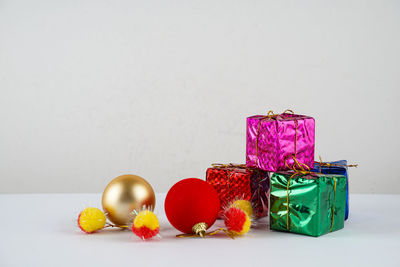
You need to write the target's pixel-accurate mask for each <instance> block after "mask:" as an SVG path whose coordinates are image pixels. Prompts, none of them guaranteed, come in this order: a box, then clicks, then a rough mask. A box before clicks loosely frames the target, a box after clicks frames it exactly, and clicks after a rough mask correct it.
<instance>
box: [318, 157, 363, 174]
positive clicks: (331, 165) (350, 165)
mask: <svg viewBox="0 0 400 267" xmlns="http://www.w3.org/2000/svg"><path fill="white" fill-rule="evenodd" d="M315 163H319V172H320V173H321V167H322V166H325V167H328V168H329V167H356V168H357V167H358V164H349V165H346V164H337V163H329V162H323V161H322V158H321V156H319V161H315Z"/></svg>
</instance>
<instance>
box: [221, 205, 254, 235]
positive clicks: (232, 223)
mask: <svg viewBox="0 0 400 267" xmlns="http://www.w3.org/2000/svg"><path fill="white" fill-rule="evenodd" d="M224 221H225V225H226V227H227V228H228V231H229V232H231V233H233V234H235V235H243V234H245V233H247V232H248V231H249V230H250V226H251V220H250V217H249V215H247V213H246V212H244V211H243V210H241V209H239V208H236V207H231V208H229V209H227V210H226V211H225V213H224Z"/></svg>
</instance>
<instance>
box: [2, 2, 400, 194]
mask: <svg viewBox="0 0 400 267" xmlns="http://www.w3.org/2000/svg"><path fill="white" fill-rule="evenodd" d="M399 62H400V2H399V1H387V0H384V1H381V0H376V1H355V0H350V1H349V0H346V1H261V0H259V1H249V0H246V1H212V0H199V1H172V0H167V1H165V0H164V1H161V0H160V1H152V0H147V1H132V0H126V1H98V0H93V1H86V0H83V1H82V0H76V1H61V0H58V1H54V0H36V1H28V0H0V192H1V193H25V192H102V190H103V188H104V187H105V185H106V184H107V182H108V181H110V180H111V179H112V178H113V177H116V176H118V175H120V174H124V173H136V174H138V175H141V176H143V177H144V178H146V179H147V180H149V182H150V183H151V184H152V185H153V187H154V188H155V190H156V191H158V192H166V191H167V190H168V189H169V187H170V186H171V185H172V184H173V183H174V182H176V181H178V180H180V179H182V178H186V177H200V178H204V176H205V169H206V168H207V167H208V166H209V164H210V163H212V162H244V160H245V118H246V117H247V116H250V115H253V114H265V113H266V112H267V111H268V110H270V109H273V110H274V111H275V112H280V111H283V110H284V109H286V108H291V109H293V110H295V111H296V112H297V113H300V114H307V115H311V116H314V117H315V119H316V122H317V124H316V156H317V155H322V156H323V158H324V159H325V160H337V159H348V160H349V161H350V163H359V165H360V166H359V168H358V169H353V170H352V171H351V173H350V179H351V191H352V192H356V193H400V171H399V169H398V168H397V167H398V166H399V162H400V158H399V151H400V126H399V122H400V121H399V108H398V101H399V99H400V93H399V91H398V90H399V89H400V68H399Z"/></svg>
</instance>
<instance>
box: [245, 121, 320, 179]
mask: <svg viewBox="0 0 400 267" xmlns="http://www.w3.org/2000/svg"><path fill="white" fill-rule="evenodd" d="M246 133H247V134H246V165H247V166H248V167H255V168H258V169H261V170H265V171H272V172H276V171H284V170H288V169H291V168H292V167H293V165H294V164H295V162H294V158H296V159H297V161H298V162H300V163H301V164H304V165H307V166H308V167H309V168H313V166H314V144H315V121H314V119H313V118H312V117H308V116H304V115H297V114H280V115H279V116H278V117H276V118H266V117H265V116H261V115H256V116H251V117H248V118H247V131H246Z"/></svg>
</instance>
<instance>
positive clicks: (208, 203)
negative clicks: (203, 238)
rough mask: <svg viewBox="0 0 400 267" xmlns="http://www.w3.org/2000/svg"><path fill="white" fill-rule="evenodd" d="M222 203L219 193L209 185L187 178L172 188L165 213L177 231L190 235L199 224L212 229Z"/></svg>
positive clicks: (166, 200)
mask: <svg viewBox="0 0 400 267" xmlns="http://www.w3.org/2000/svg"><path fill="white" fill-rule="evenodd" d="M219 207H220V203H219V198H218V195H217V192H216V191H215V189H214V187H212V185H210V184H209V183H207V182H205V181H203V180H201V179H197V178H187V179H183V180H181V181H179V182H177V183H176V184H175V185H173V186H172V187H171V189H170V190H169V191H168V193H167V197H166V198H165V204H164V208H165V213H166V215H167V218H168V220H169V222H170V223H171V224H172V226H173V227H175V228H176V229H177V230H179V231H181V232H183V233H186V234H189V233H192V227H193V226H194V225H195V224H197V223H206V224H207V228H209V227H211V226H212V225H213V224H214V222H215V220H216V219H217V216H218V211H219Z"/></svg>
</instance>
